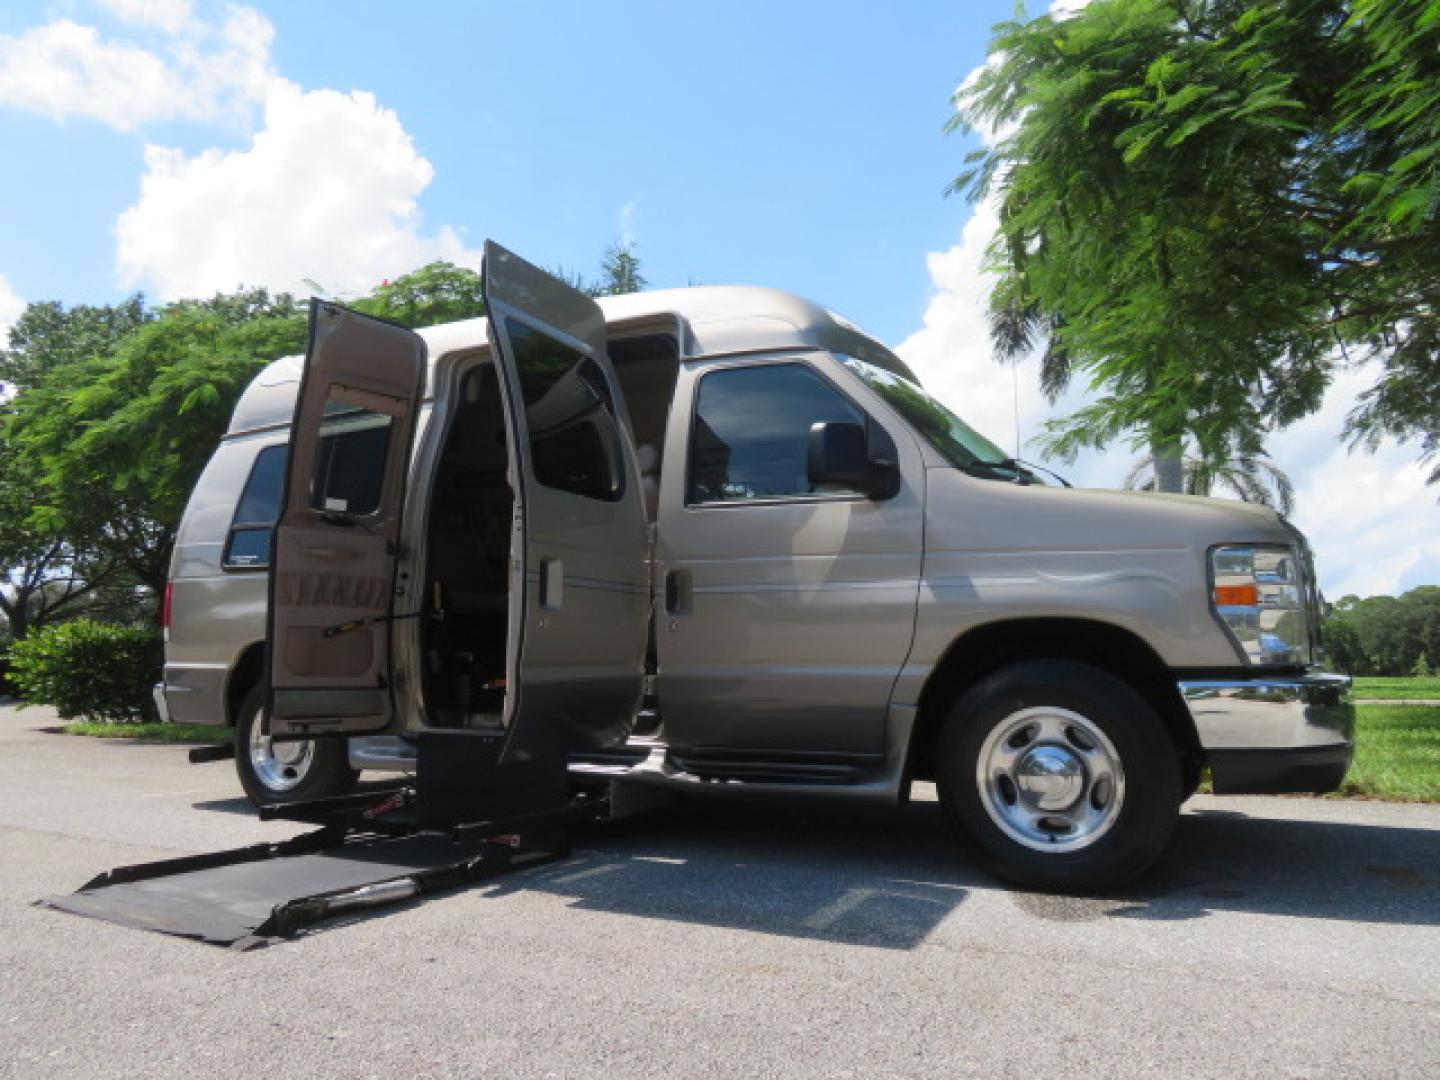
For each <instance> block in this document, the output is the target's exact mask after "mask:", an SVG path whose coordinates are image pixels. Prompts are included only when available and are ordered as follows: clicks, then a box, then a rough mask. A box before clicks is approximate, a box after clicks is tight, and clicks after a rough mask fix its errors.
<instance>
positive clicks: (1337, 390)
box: [1270, 364, 1440, 599]
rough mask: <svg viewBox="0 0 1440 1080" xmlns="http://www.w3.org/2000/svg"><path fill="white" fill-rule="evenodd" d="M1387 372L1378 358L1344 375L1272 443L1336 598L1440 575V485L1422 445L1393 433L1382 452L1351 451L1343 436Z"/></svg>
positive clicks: (1408, 585)
mask: <svg viewBox="0 0 1440 1080" xmlns="http://www.w3.org/2000/svg"><path fill="white" fill-rule="evenodd" d="M1379 375H1380V370H1379V368H1378V366H1377V365H1374V364H1367V365H1365V366H1364V367H1361V368H1359V369H1358V370H1352V371H1345V372H1342V373H1341V374H1340V375H1338V376H1337V377H1336V379H1335V381H1334V382H1333V383H1332V384H1331V386H1330V388H1329V390H1328V391H1327V392H1326V394H1325V399H1324V401H1323V402H1322V404H1321V407H1320V409H1319V410H1318V411H1317V412H1315V413H1314V414H1313V415H1312V416H1309V417H1307V418H1306V419H1304V420H1302V421H1300V422H1299V423H1297V424H1294V425H1293V426H1291V427H1290V428H1288V429H1286V430H1285V431H1282V432H1280V433H1278V434H1276V435H1275V436H1273V437H1272V438H1271V440H1270V451H1271V456H1272V457H1273V458H1274V459H1275V461H1276V462H1277V463H1278V464H1279V465H1280V466H1281V467H1282V468H1283V469H1285V470H1286V471H1287V472H1288V473H1290V475H1291V477H1292V478H1293V479H1294V480H1295V488H1296V495H1295V514H1294V518H1295V524H1296V525H1298V526H1299V527H1300V528H1301V529H1302V530H1303V531H1304V532H1305V534H1306V536H1308V537H1309V538H1310V542H1311V544H1312V545H1313V546H1314V548H1315V555H1316V562H1317V563H1318V564H1319V570H1320V578H1321V582H1322V584H1324V586H1325V592H1326V595H1327V596H1329V597H1331V598H1332V599H1334V598H1338V597H1341V596H1344V595H1345V594H1346V593H1355V594H1356V595H1359V596H1370V595H1374V594H1376V593H1396V592H1402V591H1404V590H1405V589H1407V588H1412V587H1413V586H1414V585H1416V584H1434V583H1436V582H1440V501H1437V499H1440V488H1436V487H1426V486H1425V477H1426V476H1427V475H1428V474H1429V469H1428V468H1427V467H1426V466H1423V465H1421V464H1420V463H1419V462H1418V460H1417V458H1418V451H1417V448H1416V447H1415V446H1413V445H1402V444H1397V443H1395V442H1394V441H1393V440H1386V441H1385V442H1384V443H1382V444H1381V446H1380V447H1379V449H1378V450H1377V451H1376V452H1375V453H1374V454H1370V453H1366V452H1365V451H1364V450H1357V451H1355V452H1353V453H1351V452H1350V451H1348V450H1347V449H1346V447H1345V446H1344V445H1343V444H1342V443H1341V442H1340V432H1341V429H1342V428H1343V427H1344V423H1345V416H1346V414H1347V413H1348V412H1349V411H1350V409H1351V408H1353V407H1354V405H1355V402H1356V400H1357V399H1358V398H1359V395H1360V394H1361V392H1362V391H1364V390H1366V389H1367V388H1369V387H1370V386H1372V385H1374V383H1375V381H1376V379H1377V378H1378V377H1379Z"/></svg>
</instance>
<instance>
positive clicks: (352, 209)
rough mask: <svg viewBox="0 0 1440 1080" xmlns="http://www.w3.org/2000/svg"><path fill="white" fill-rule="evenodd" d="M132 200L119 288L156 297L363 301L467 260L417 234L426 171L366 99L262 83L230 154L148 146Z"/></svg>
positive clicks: (452, 239) (458, 250)
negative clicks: (249, 126) (395, 281)
mask: <svg viewBox="0 0 1440 1080" xmlns="http://www.w3.org/2000/svg"><path fill="white" fill-rule="evenodd" d="M145 165H146V171H145V175H144V177H143V179H142V181H141V188H140V198H139V201H138V202H136V203H135V205H133V206H131V207H130V208H129V209H128V210H126V211H125V212H124V213H123V214H121V216H120V219H119V221H118V222H117V223H116V240H117V247H116V265H117V270H118V272H119V275H120V278H121V281H122V283H123V284H124V285H125V286H126V287H127V288H129V287H133V286H136V285H140V284H148V285H149V286H150V287H152V288H153V289H154V290H155V292H156V293H157V294H158V296H159V297H160V298H161V299H167V300H168V299H175V298H178V297H182V296H197V295H208V294H209V293H212V292H215V291H217V290H230V289H234V288H235V287H237V286H238V285H241V284H245V285H265V286H269V287H272V288H277V289H289V290H292V291H297V292H306V291H308V289H307V288H306V287H305V286H304V284H303V279H306V278H308V279H311V280H313V281H316V282H319V283H321V284H322V285H323V286H324V287H325V288H326V289H327V290H328V291H329V292H331V293H337V294H343V293H353V292H359V291H368V290H369V289H370V288H373V287H374V286H375V285H376V284H378V283H379V281H380V280H381V279H382V278H384V277H394V276H396V275H398V274H401V273H404V272H406V271H408V270H411V269H414V268H415V267H416V266H419V265H421V264H422V263H425V262H428V261H430V260H432V259H437V258H447V259H451V260H453V261H459V262H470V263H473V262H475V261H476V259H477V256H476V255H475V253H473V252H467V251H466V250H465V248H464V245H463V244H462V243H461V241H460V239H459V238H458V237H457V236H456V235H455V234H454V232H453V231H451V230H449V229H441V230H440V231H439V232H438V233H436V234H434V235H425V234H423V233H422V232H421V228H420V213H419V209H418V206H417V203H416V199H417V197H418V196H419V194H420V193H421V192H422V191H423V190H424V189H425V187H426V186H427V185H428V184H429V183H430V180H431V177H432V176H433V174H434V169H433V168H432V167H431V165H430V163H429V162H428V161H427V160H426V159H425V158H424V157H423V156H422V155H421V154H420V153H419V152H418V151H417V150H416V148H415V145H414V143H413V142H412V141H411V139H410V137H409V135H407V134H406V132H405V129H404V127H403V126H402V125H401V123H400V120H399V118H398V117H397V116H396V115H395V113H394V112H393V111H391V110H389V109H385V108H382V107H380V105H379V104H378V103H377V102H376V100H375V98H374V96H373V95H371V94H368V93H360V92H356V93H351V94H341V93H338V92H336V91H333V90H314V91H305V90H302V89H301V88H300V87H298V86H296V85H294V84H293V83H290V82H287V81H285V80H282V79H276V80H274V81H273V82H272V85H271V87H270V91H269V94H268V96H267V97H266V100H265V111H264V120H263V125H262V127H261V129H260V130H259V131H258V132H257V133H256V134H255V136H254V137H253V138H252V139H251V140H250V143H249V145H248V146H247V147H246V148H244V149H240V150H229V151H226V150H218V149H211V150H206V151H203V152H202V153H200V154H197V155H195V156H193V157H187V156H186V155H185V154H184V153H182V152H181V151H179V150H175V149H170V148H167V147H161V146H148V147H146V150H145Z"/></svg>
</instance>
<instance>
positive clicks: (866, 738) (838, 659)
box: [161, 244, 1353, 887]
mask: <svg viewBox="0 0 1440 1080" xmlns="http://www.w3.org/2000/svg"><path fill="white" fill-rule="evenodd" d="M484 281H485V296H486V302H487V306H488V317H487V318H485V319H473V320H468V321H465V322H458V323H452V324H449V325H445V326H437V327H432V328H430V329H428V330H423V331H420V332H418V333H413V332H411V331H409V330H405V329H402V328H399V327H396V326H393V325H390V324H387V323H384V322H381V321H379V320H376V319H372V318H368V317H366V316H363V315H360V314H357V313H355V312H352V311H348V310H346V309H345V308H343V307H340V306H338V305H335V304H331V303H327V302H322V301H316V302H314V303H313V305H312V312H311V332H310V346H309V351H308V354H307V356H306V357H305V359H304V361H303V362H302V361H301V360H300V359H298V358H291V359H286V360H280V361H278V362H276V363H274V364H272V365H270V366H269V367H268V368H267V369H266V370H265V371H263V372H262V373H261V374H260V375H259V376H258V377H257V378H256V379H255V381H254V383H253V384H252V385H251V386H250V388H249V389H248V390H247V391H246V392H245V394H244V396H243V397H242V399H241V400H240V403H239V405H238V406H237V408H236V410H235V415H234V419H233V420H232V422H231V425H230V429H229V431H228V433H227V434H226V435H225V437H224V439H223V440H222V442H221V444H220V446H219V448H218V449H217V450H216V452H215V455H214V457H213V458H212V459H211V461H210V463H209V464H208V466H207V467H206V469H205V471H204V473H203V475H202V476H201V478H200V481H199V483H198V484H197V486H196V489H195V492H194V495H193V496H192V498H191V500H190V505H189V508H188V510H187V512H186V514H185V518H184V522H183V524H182V526H181V529H180V534H179V540H178V543H177V546H176V552H175V559H174V565H173V568H172V583H171V597H170V608H169V610H170V613H171V614H170V623H169V628H168V647H167V657H166V665H165V681H164V684H163V687H162V688H161V689H162V700H163V702H164V704H165V706H166V708H167V710H168V712H169V714H170V715H171V716H172V717H173V718H175V719H176V720H182V721H186V722H198V723H209V724H228V725H231V726H233V728H234V730H235V745H236V751H237V753H236V759H237V763H238V769H239V774H240V779H241V781H242V783H243V784H244V787H245V789H246V791H247V792H248V793H249V794H250V796H251V797H252V798H253V799H254V800H256V801H257V802H262V803H264V802H280V801H285V800H290V799H300V798H314V797H318V796H324V795H328V794H336V793H339V792H342V791H344V790H345V789H347V788H348V787H349V786H350V785H351V784H353V783H354V781H355V778H356V776H357V773H358V771H359V770H361V769H392V770H396V769H398V770H404V769H408V768H409V767H410V764H411V762H412V760H413V757H414V750H413V745H414V740H415V738H416V737H418V736H422V735H423V733H426V732H448V733H451V734H462V733H473V734H474V735H476V736H477V737H478V736H484V737H488V738H491V739H497V738H498V739H500V740H502V741H503V746H504V750H503V751H502V753H503V755H507V756H508V757H510V758H512V759H523V758H524V757H525V756H526V755H527V754H534V753H538V752H539V749H540V748H542V747H546V748H550V749H551V750H553V749H554V748H556V747H557V746H558V747H559V748H560V749H561V750H562V751H563V752H565V753H567V754H568V755H569V760H570V772H571V776H572V778H573V779H575V780H576V781H577V782H579V781H589V782H594V783H601V782H607V781H611V782H618V783H621V784H626V785H651V786H655V787H659V788H669V789H680V790H683V791H688V792H697V793H702V792H722V793H727V794H728V793H737V792H745V791H762V792H767V793H776V792H793V793H797V794H799V793H803V794H806V795H810V796H831V797H836V796H850V797H860V798H869V799H877V800H888V801H896V800H901V799H904V798H906V797H907V795H908V792H909V789H910V784H911V782H912V781H914V780H917V779H920V780H934V781H935V782H936V783H937V784H938V787H939V792H940V798H941V801H942V802H943V804H944V805H945V808H946V809H947V811H948V812H949V813H950V814H951V816H952V817H953V818H954V819H955V820H956V821H957V822H958V824H959V825H960V826H961V827H962V828H963V829H964V831H965V832H966V833H968V835H969V836H970V837H971V838H972V840H973V841H974V842H975V845H976V847H977V848H978V849H979V850H980V851H981V852H983V853H984V855H985V856H986V857H987V859H988V861H989V862H990V863H991V864H992V865H993V866H995V867H996V868H997V869H998V870H999V871H1000V872H1002V873H1004V874H1006V875H1008V876H1009V877H1011V878H1012V879H1016V880H1020V881H1023V882H1027V883H1031V884H1038V885H1041V886H1048V887H1094V886H1098V885H1104V884H1109V883H1113V882H1117V881H1119V880H1122V879H1124V878H1126V877H1129V876H1132V875H1134V874H1135V873H1138V872H1139V871H1140V870H1142V869H1143V868H1144V867H1145V866H1147V865H1148V864H1149V863H1150V862H1151V861H1152V860H1153V859H1154V858H1155V857H1156V856H1157V854H1158V853H1159V852H1160V851H1161V849H1162V848H1163V847H1164V845H1165V844H1166V842H1167V841H1168V838H1169V836H1170V833H1171V831H1172V828H1173V823H1174V820H1175V817H1176V813H1177V809H1178V807H1179V805H1180V803H1181V802H1182V801H1183V800H1184V799H1185V798H1186V797H1188V795H1189V794H1190V793H1192V792H1193V791H1194V790H1195V787H1196V785H1197V784H1198V782H1199V778H1200V773H1201V769H1202V767H1206V766H1208V768H1209V769H1210V772H1211V774H1212V776H1213V782H1214V787H1215V790H1216V791H1217V792H1219V793H1227V792H1284V791H1327V790H1331V789H1333V788H1335V787H1336V786H1338V784H1339V783H1340V781H1341V779H1342V778H1343V776H1344V773H1345V770H1346V768H1347V766H1348V763H1349V760H1350V756H1351V729H1352V720H1353V714H1352V710H1351V707H1350V706H1349V704H1348V703H1347V702H1346V691H1347V688H1348V680H1346V679H1344V678H1343V677H1340V676H1334V675H1327V674H1323V673H1321V671H1320V665H1321V662H1322V661H1321V655H1320V651H1319V645H1318V616H1319V604H1318V593H1317V590H1316V585H1315V580H1316V579H1315V573H1314V570H1313V567H1312V566H1311V561H1310V556H1309V553H1308V551H1307V548H1306V545H1305V541H1304V539H1303V538H1302V537H1301V536H1300V534H1299V533H1298V532H1297V531H1296V530H1295V529H1294V528H1292V527H1291V526H1290V525H1289V524H1288V523H1286V522H1285V521H1284V520H1282V519H1281V518H1279V517H1277V516H1276V515H1275V514H1274V513H1273V512H1272V511H1270V510H1268V509H1265V508H1263V507H1259V506H1254V505H1249V504H1245V503H1238V502H1231V501H1224V500H1213V499H1200V498H1193V497H1187V496H1157V495H1147V494H1138V493H1130V492H1116V491H1083V490H1070V489H1065V488H1059V487H1054V486H1049V485H1046V484H1044V483H1041V482H1040V481H1039V479H1038V478H1037V477H1035V476H1034V475H1032V474H1031V473H1030V472H1028V471H1027V470H1026V469H1025V467H1024V466H1023V465H1020V464H1018V463H1016V462H1014V461H1012V460H1010V459H1008V458H1007V457H1006V456H1005V454H1004V453H1003V452H1002V451H1000V450H999V449H997V448H996V447H995V446H994V445H993V444H991V443H990V442H988V441H987V440H985V439H984V438H983V437H981V436H980V435H979V434H977V433H976V432H974V431H973V430H972V429H970V428H969V427H967V426H966V425H965V423H964V422H963V421H961V420H960V419H959V418H957V417H956V416H955V415H953V414H952V413H951V412H950V411H949V410H948V409H946V407H945V406H943V405H942V404H940V403H939V402H938V401H936V400H935V399H934V398H932V397H931V396H930V395H929V394H927V393H926V392H925V390H924V389H922V388H921V386H920V385H919V383H918V382H917V380H916V379H915V377H914V375H913V374H911V372H910V371H909V370H908V369H907V368H906V367H905V365H904V364H903V363H902V362H901V361H900V360H899V359H898V358H897V357H896V356H895V355H894V354H893V353H891V352H890V351H889V350H888V349H886V348H885V347H884V346H882V345H881V344H879V343H878V342H876V341H874V340H873V339H871V338H870V337H868V336H866V335H865V334H863V333H861V332H860V331H859V330H858V329H856V328H855V327H854V326H852V325H851V324H849V323H848V322H846V321H845V320H843V319H841V318H840V317H839V316H837V315H835V314H834V313H833V312H830V311H827V310H825V309H824V308H821V307H817V306H815V305H813V304H810V303H808V302H806V301H803V300H800V299H798V298H796V297H793V296H789V295H786V294H784V293H779V292H774V291H771V290H767V289H757V288H732V287H723V288H693V289H680V290H674V291H664V292H652V293H641V294H636V295H630V296H619V297H609V298H605V299H601V300H599V301H594V300H591V299H589V298H588V297H586V296H584V295H582V294H580V293H578V292H576V291H574V290H573V289H571V288H569V287H568V286H566V285H565V284H563V283H562V282H560V281H558V280H556V279H555V278H553V277H552V276H550V275H548V274H545V273H543V272H542V271H540V270H538V269H536V268H535V267H533V266H530V265H529V264H527V263H525V262H523V261H522V260H520V259H519V258H517V257H516V256H514V255H512V254H511V253H509V252H507V251H505V250H504V249H503V248H500V247H498V246H497V245H494V244H489V245H487V247H486V252H485V265H484ZM267 643H268V646H267Z"/></svg>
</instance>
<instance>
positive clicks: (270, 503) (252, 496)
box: [224, 445, 290, 569]
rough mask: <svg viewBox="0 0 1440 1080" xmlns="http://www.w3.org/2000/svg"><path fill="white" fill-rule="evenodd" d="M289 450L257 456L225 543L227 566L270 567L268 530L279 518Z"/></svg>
mask: <svg viewBox="0 0 1440 1080" xmlns="http://www.w3.org/2000/svg"><path fill="white" fill-rule="evenodd" d="M289 449H290V448H289V447H288V446H283V445H282V446H267V447H265V449H264V450H261V451H260V453H259V454H258V455H256V457H255V464H254V465H252V466H251V468H250V477H249V479H247V480H246V481H245V490H244V491H242V492H241V493H240V503H239V505H238V506H236V507H235V519H234V520H233V521H232V522H231V523H230V536H229V538H228V539H227V540H226V541H225V560H224V562H225V565H226V566H229V567H235V568H238V569H249V568H252V567H264V566H269V565H270V530H271V529H272V528H273V527H274V525H275V519H276V518H277V517H278V516H279V514H280V489H281V487H283V486H284V483H285V459H286V457H287V456H288V451H289Z"/></svg>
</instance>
